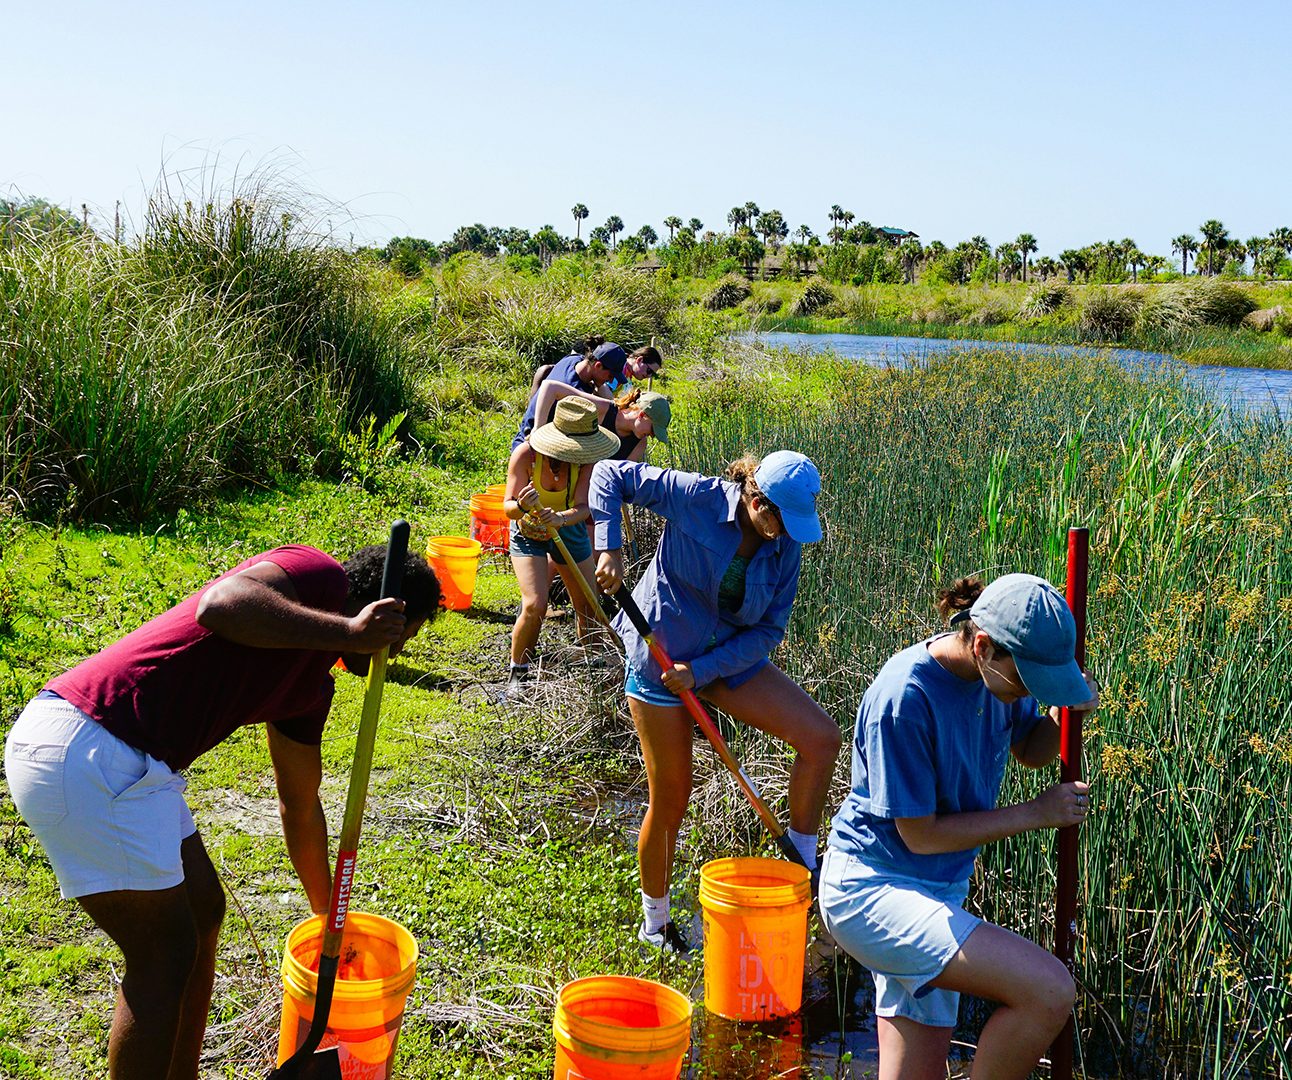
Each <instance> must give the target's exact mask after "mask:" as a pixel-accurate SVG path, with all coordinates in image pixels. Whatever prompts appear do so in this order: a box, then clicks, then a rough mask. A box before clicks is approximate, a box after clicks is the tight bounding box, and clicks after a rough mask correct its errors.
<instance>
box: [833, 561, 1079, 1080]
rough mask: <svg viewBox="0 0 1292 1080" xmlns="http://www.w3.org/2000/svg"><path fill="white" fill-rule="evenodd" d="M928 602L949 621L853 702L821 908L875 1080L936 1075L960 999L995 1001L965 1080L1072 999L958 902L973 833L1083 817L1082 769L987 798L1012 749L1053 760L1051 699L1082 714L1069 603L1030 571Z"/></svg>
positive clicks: (1023, 1044)
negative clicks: (861, 976) (1033, 788)
mask: <svg viewBox="0 0 1292 1080" xmlns="http://www.w3.org/2000/svg"><path fill="white" fill-rule="evenodd" d="M938 609H939V611H940V612H941V614H942V616H943V617H944V618H948V619H949V621H950V626H951V630H950V632H948V633H944V634H940V635H938V636H936V637H932V638H929V639H928V640H927V641H921V642H919V643H917V644H915V645H912V646H911V647H910V648H908V649H904V650H902V651H901V652H899V653H898V654H897V655H896V656H894V657H893V658H892V659H890V660H889V661H888V663H886V664H885V665H884V667H883V668H882V669H881V670H880V672H879V675H878V676H877V677H876V678H875V681H874V682H873V683H872V684H871V685H870V687H869V688H868V689H867V690H866V693H865V696H864V697H863V698H862V701H861V707H860V709H859V710H858V712H857V728H856V735H855V738H854V740H853V748H852V791H851V792H850V794H849V795H848V797H847V798H846V799H845V800H844V802H843V805H842V807H840V809H839V813H838V814H837V815H835V819H834V822H833V827H832V829H831V832H830V839H829V846H828V849H827V851H826V856H825V861H824V863H823V865H822V868H821V891H820V895H819V897H818V900H819V903H820V910H821V918H822V922H823V923H824V925H825V928H826V930H827V931H829V933H830V934H832V935H833V937H834V939H835V941H836V942H837V943H838V944H839V945H840V946H841V947H842V948H843V949H844V950H845V951H847V952H848V953H849V954H851V955H852V956H854V957H856V959H858V960H860V961H861V963H863V964H864V965H865V966H866V967H867V968H869V969H870V972H871V975H872V976H873V978H874V980H875V1014H876V1016H877V1017H878V1024H877V1027H878V1032H879V1075H880V1076H881V1077H883V1078H884V1080H898V1078H907V1077H911V1078H913V1077H921V1078H923V1077H929V1076H944V1075H946V1074H945V1067H946V1057H947V1051H948V1049H949V1047H950V1043H951V1034H952V1030H953V1028H954V1027H955V1023H956V1012H957V1008H958V1005H959V998H960V994H961V993H970V994H974V995H975V996H977V997H981V998H986V999H988V1000H991V1001H996V1002H999V1007H998V1008H997V1009H996V1011H995V1012H994V1013H993V1014H992V1016H991V1019H990V1020H989V1021H988V1022H987V1025H986V1027H984V1028H983V1032H982V1036H981V1038H980V1039H979V1041H978V1049H977V1053H976V1055H975V1060H974V1068H973V1072H974V1075H975V1076H980V1075H981V1076H991V1077H1002V1078H1011V1077H1013V1078H1018V1080H1022V1078H1024V1077H1027V1076H1029V1075H1030V1074H1031V1071H1032V1069H1033V1068H1034V1067H1035V1065H1036V1063H1037V1061H1038V1060H1039V1059H1040V1057H1041V1055H1042V1053H1044V1052H1045V1050H1046V1048H1047V1047H1048V1046H1049V1045H1050V1044H1051V1042H1052V1041H1053V1040H1054V1038H1055V1036H1056V1035H1058V1033H1059V1031H1060V1030H1061V1029H1062V1028H1063V1025H1064V1023H1065V1022H1066V1020H1067V1018H1068V1015H1069V1014H1070V1012H1071V1010H1072V1004H1073V1001H1074V1000H1075V995H1076V990H1075V987H1074V986H1073V982H1072V977H1071V976H1070V975H1069V974H1068V970H1067V968H1066V967H1065V966H1064V965H1063V963H1062V962H1061V961H1059V960H1058V959H1057V958H1056V957H1055V956H1053V955H1052V954H1050V953H1048V952H1046V951H1045V950H1044V949H1042V948H1041V947H1040V946H1038V945H1035V944H1033V943H1032V942H1030V941H1027V940H1026V939H1024V938H1022V937H1019V936H1018V935H1017V934H1013V933H1011V932H1010V931H1008V930H1005V929H1002V928H1001V927H999V926H993V925H992V924H990V923H987V922H984V921H983V920H982V919H980V918H978V917H977V916H976V915H972V914H970V913H969V912H968V911H966V910H965V908H964V902H965V897H966V896H967V895H968V891H969V878H970V875H971V874H972V873H973V868H974V860H975V858H976V857H977V854H978V849H979V847H980V846H981V845H983V844H986V843H990V842H992V841H994V840H1001V839H1003V838H1005V837H1007V836H1015V835H1017V834H1019V833H1023V832H1029V831H1032V830H1037V829H1059V828H1063V827H1064V826H1067V825H1076V824H1079V823H1080V822H1082V821H1084V820H1085V818H1086V814H1087V813H1088V811H1089V801H1088V800H1089V794H1088V788H1087V785H1086V784H1085V783H1083V782H1081V781H1074V782H1071V783H1059V784H1055V785H1053V786H1052V787H1050V788H1048V789H1046V790H1045V791H1044V792H1042V793H1041V794H1040V795H1038V796H1037V797H1036V798H1034V799H1031V800H1029V801H1027V802H1024V803H1019V804H1017V805H1013V806H1001V807H998V806H997V805H996V801H997V799H998V798H999V796H1000V787H1001V782H1002V781H1003V780H1004V777H1005V766H1006V764H1007V762H1008V759H1009V757H1010V756H1011V755H1012V756H1013V757H1014V758H1015V760H1017V761H1018V762H1020V763H1021V764H1023V765H1026V766H1028V767H1030V768H1041V767H1042V766H1045V765H1048V764H1049V763H1050V762H1052V761H1053V760H1054V758H1055V756H1056V755H1057V754H1058V752H1059V710H1058V706H1070V707H1074V708H1079V709H1080V710H1082V711H1087V710H1093V709H1094V708H1095V707H1096V706H1097V705H1098V703H1099V694H1098V690H1097V687H1096V686H1095V683H1094V681H1093V680H1092V679H1090V678H1089V676H1087V675H1085V674H1084V673H1083V672H1082V671H1081V669H1080V668H1079V667H1078V666H1077V662H1076V660H1075V654H1076V640H1077V631H1076V623H1075V620H1074V619H1073V617H1072V612H1071V611H1070V610H1069V609H1068V605H1067V603H1066V602H1065V600H1064V599H1063V596H1062V595H1061V594H1060V593H1059V592H1058V590H1056V589H1055V588H1054V587H1053V586H1052V585H1051V584H1050V583H1049V582H1047V581H1045V580H1043V579H1042V578H1039V577H1034V576H1032V575H1031V574H1006V575H1004V576H1003V577H999V578H997V579H996V580H995V581H993V582H992V583H991V584H990V585H987V586H986V587H984V585H983V582H982V581H981V580H980V579H978V578H962V579H961V580H960V581H957V582H956V583H955V584H954V585H952V587H951V588H950V589H946V590H944V591H942V592H941V593H940V594H939V596H938ZM1038 700H1040V701H1043V702H1045V703H1046V704H1047V705H1049V706H1051V708H1050V709H1049V710H1048V712H1046V713H1044V714H1043V713H1041V712H1040V710H1039V707H1038V705H1037V701H1038Z"/></svg>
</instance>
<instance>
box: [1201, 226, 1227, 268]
mask: <svg viewBox="0 0 1292 1080" xmlns="http://www.w3.org/2000/svg"><path fill="white" fill-rule="evenodd" d="M1198 232H1200V233H1202V246H1203V247H1204V248H1206V251H1207V277H1211V276H1212V274H1214V273H1215V270H1214V269H1213V268H1212V267H1213V260H1214V257H1215V255H1216V253H1217V252H1218V251H1219V250H1220V249H1221V248H1223V247H1224V246H1225V244H1226V243H1228V242H1229V230H1228V229H1226V228H1225V227H1224V225H1222V224H1221V223H1220V222H1219V221H1217V220H1216V219H1215V218H1208V219H1207V220H1206V221H1204V222H1203V223H1202V224H1201V225H1199V226H1198Z"/></svg>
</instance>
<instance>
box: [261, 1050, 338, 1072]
mask: <svg viewBox="0 0 1292 1080" xmlns="http://www.w3.org/2000/svg"><path fill="white" fill-rule="evenodd" d="M269 1080H341V1052H340V1051H339V1050H338V1049H337V1048H336V1047H335V1046H329V1047H328V1048H327V1049H326V1050H319V1051H316V1052H315V1053H313V1054H311V1055H310V1056H309V1057H307V1058H302V1059H301V1060H300V1061H298V1062H293V1061H292V1059H290V1058H289V1059H288V1060H287V1061H284V1062H283V1063H282V1064H281V1065H279V1066H278V1068H276V1069H275V1070H274V1071H273V1072H271V1073H270V1074H269Z"/></svg>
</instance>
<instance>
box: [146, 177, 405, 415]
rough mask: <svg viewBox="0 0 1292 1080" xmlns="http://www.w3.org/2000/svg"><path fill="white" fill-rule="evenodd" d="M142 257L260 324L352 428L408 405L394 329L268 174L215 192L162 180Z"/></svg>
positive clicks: (169, 282)
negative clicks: (331, 397)
mask: <svg viewBox="0 0 1292 1080" xmlns="http://www.w3.org/2000/svg"><path fill="white" fill-rule="evenodd" d="M195 200H196V201H195ZM135 252H136V255H137V260H138V265H139V268H140V270H141V271H142V272H143V273H144V274H146V275H148V276H150V277H151V278H153V279H154V280H155V281H157V282H158V283H160V284H161V286H162V287H163V289H169V288H171V287H172V286H173V285H181V287H184V288H187V289H191V290H192V291H193V292H194V293H196V294H198V295H200V296H202V297H204V298H206V299H207V300H208V301H210V302H211V303H212V304H213V305H214V306H215V307H216V308H218V309H219V310H220V311H221V312H222V313H225V314H226V315H228V316H229V317H232V318H236V319H246V320H248V321H249V322H252V323H254V324H255V325H256V326H257V327H258V328H259V331H260V333H261V334H262V337H263V340H264V343H265V346H266V348H267V349H271V350H273V351H275V352H277V353H278V354H280V355H281V356H284V357H286V358H287V359H288V360H289V361H290V362H291V363H293V364H294V365H295V366H296V367H297V368H298V369H299V370H301V371H303V372H307V373H308V374H309V375H311V376H313V377H317V378H322V379H324V380H326V381H327V382H328V383H330V384H331V385H332V386H333V387H334V389H335V392H336V393H337V394H338V395H339V396H340V397H341V399H342V402H343V407H344V413H345V417H346V421H347V423H349V424H351V425H354V424H357V423H359V422H360V421H362V419H363V418H364V417H365V416H366V415H368V414H369V413H373V414H376V415H377V416H378V417H379V418H381V419H385V418H387V417H389V416H391V415H392V414H394V413H396V412H398V411H400V410H401V409H405V408H407V407H408V405H409V401H410V397H409V391H408V388H407V386H406V384H405V372H404V370H403V361H404V359H405V354H404V351H403V341H402V337H401V333H400V327H399V324H398V322H397V321H396V320H394V319H391V318H389V317H388V316H387V315H386V313H385V312H384V310H383V309H382V307H381V305H380V304H378V303H377V302H376V300H375V298H374V296H373V294H372V292H371V290H370V288H369V285H368V279H367V275H366V273H365V270H364V268H363V266H362V265H361V263H360V262H359V260H357V259H356V258H355V257H354V256H352V255H351V254H349V253H348V252H346V251H343V250H341V249H339V248H337V247H336V246H334V245H333V244H332V243H331V242H330V241H329V239H328V237H327V236H326V235H325V234H324V232H323V231H322V229H321V228H320V227H319V223H318V222H316V221H314V220H313V219H312V218H311V216H310V211H309V209H308V207H305V206H302V205H300V202H299V200H296V199H293V198H292V197H291V195H290V194H289V193H288V192H287V190H286V188H285V187H282V186H279V187H276V186H275V181H274V180H273V178H272V177H266V176H259V175H254V174H253V175H252V176H251V177H250V178H248V179H246V180H244V181H241V182H239V183H236V184H235V185H233V186H232V187H231V188H229V189H228V190H224V191H215V192H211V191H207V190H205V189H202V190H198V191H192V192H190V191H187V190H185V189H183V188H182V187H181V188H180V189H179V190H175V191H172V190H171V189H170V187H168V186H167V185H166V183H165V182H163V183H162V184H160V185H159V186H158V189H157V190H156V191H155V192H154V193H153V195H152V197H151V199H150V200H149V203H148V208H147V215H146V218H145V223H144V229H143V232H142V234H141V235H140V237H139V239H138V241H137V243H136V247H135Z"/></svg>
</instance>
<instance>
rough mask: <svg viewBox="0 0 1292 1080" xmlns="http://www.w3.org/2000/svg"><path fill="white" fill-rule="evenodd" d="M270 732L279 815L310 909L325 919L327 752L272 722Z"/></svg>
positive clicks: (328, 880) (329, 881)
mask: <svg viewBox="0 0 1292 1080" xmlns="http://www.w3.org/2000/svg"><path fill="white" fill-rule="evenodd" d="M265 730H266V731H267V732H268V733H269V756H270V758H271V759H272V760H273V763H274V781H275V783H276V784H277V786H278V816H279V817H280V818H281V819H282V823H283V839H284V841H286V843H287V855H288V857H289V858H290V859H291V860H292V866H293V867H294V868H295V870H296V876H297V877H298V878H300V880H301V885H302V886H304V888H305V895H306V896H308V897H309V901H310V910H312V911H313V912H314V913H315V914H316V915H320V914H323V913H324V912H326V911H327V908H328V900H329V899H330V896H331V892H332V871H331V868H330V867H329V865H328V849H327V819H326V818H325V817H324V815H323V804H322V803H321V802H320V801H319V784H320V783H322V780H323V758H322V754H321V753H320V751H319V748H318V747H317V746H307V745H305V744H304V743H298V742H296V741H294V740H292V739H289V738H288V737H287V736H286V735H284V734H282V733H281V732H280V731H279V730H278V729H277V728H275V727H274V725H273V724H266V725H265Z"/></svg>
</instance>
